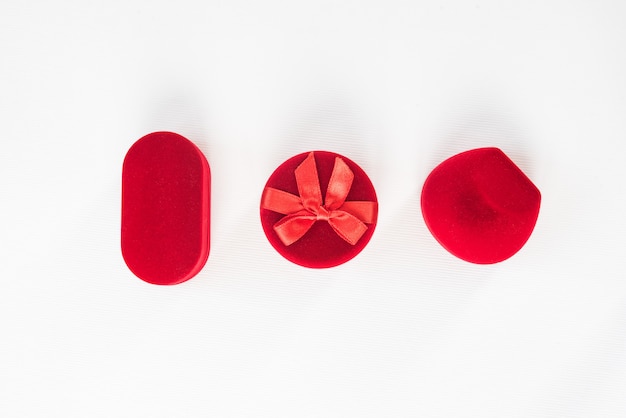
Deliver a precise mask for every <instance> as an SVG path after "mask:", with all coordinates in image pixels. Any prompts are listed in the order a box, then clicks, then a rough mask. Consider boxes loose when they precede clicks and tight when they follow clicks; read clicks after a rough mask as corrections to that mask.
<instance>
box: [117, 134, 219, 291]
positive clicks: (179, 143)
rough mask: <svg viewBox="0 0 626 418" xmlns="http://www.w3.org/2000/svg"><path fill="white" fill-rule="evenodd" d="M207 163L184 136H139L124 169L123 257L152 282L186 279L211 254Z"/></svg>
mask: <svg viewBox="0 0 626 418" xmlns="http://www.w3.org/2000/svg"><path fill="white" fill-rule="evenodd" d="M209 203H210V171H209V165H208V163H207V161H206V159H205V157H204V155H203V154H202V152H201V151H200V149H198V148H197V147H196V146H195V145H194V144H193V143H192V142H190V141H189V140H187V139H186V138H184V137H182V136H180V135H178V134H175V133H171V132H155V133H151V134H148V135H146V136H144V137H143V138H141V139H139V140H138V141H137V142H136V143H135V144H134V145H133V146H132V147H131V148H130V149H129V150H128V153H127V154H126V158H125V159H124V165H123V170H122V233H121V238H122V239H121V241H122V255H123V257H124V260H125V262H126V264H127V265H128V268H129V269H130V270H131V271H132V272H133V273H134V274H135V275H136V276H137V277H139V278H140V279H142V280H144V281H146V282H148V283H153V284H159V285H173V284H178V283H181V282H184V281H186V280H188V279H190V278H191V277H193V276H194V275H196V274H197V273H198V272H199V271H200V269H202V267H203V266H204V264H205V263H206V260H207V257H208V255H209V209H210V207H209Z"/></svg>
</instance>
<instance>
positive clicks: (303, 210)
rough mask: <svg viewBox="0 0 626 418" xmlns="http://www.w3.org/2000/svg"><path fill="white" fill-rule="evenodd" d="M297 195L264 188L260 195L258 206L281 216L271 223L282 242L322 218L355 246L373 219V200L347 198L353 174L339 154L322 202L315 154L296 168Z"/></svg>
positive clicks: (293, 238) (375, 209)
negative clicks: (351, 199) (281, 216)
mask: <svg viewBox="0 0 626 418" xmlns="http://www.w3.org/2000/svg"><path fill="white" fill-rule="evenodd" d="M294 174H295V177H296V183H297V185H298V193H299V195H298V196H296V195H293V194H291V193H288V192H285V191H283V190H278V189H274V188H273V187H266V188H265V190H263V197H262V198H261V207H262V208H263V209H267V210H271V211H273V212H278V213H281V214H283V215H286V216H284V217H283V218H281V219H280V220H279V221H278V222H276V223H275V224H274V227H273V228H274V231H275V232H276V234H277V235H278V238H280V240H281V241H282V243H283V244H285V245H291V244H293V243H294V242H296V241H298V240H299V239H300V238H302V237H303V236H304V235H305V234H306V233H307V232H308V230H309V229H311V227H312V226H313V224H314V223H315V222H317V221H325V222H328V224H329V225H330V226H331V228H332V229H333V230H334V231H335V232H336V233H337V235H339V236H340V237H341V238H342V239H343V240H345V241H346V242H348V243H349V244H351V245H355V244H356V243H357V242H358V241H359V239H360V238H361V237H362V236H363V234H364V233H365V231H366V230H367V225H365V224H372V223H374V222H376V217H377V215H378V205H377V203H376V202H368V201H349V202H346V197H347V196H348V193H349V192H350V189H351V188H352V181H353V180H354V173H353V172H352V170H350V167H348V165H347V164H346V163H345V162H344V161H343V160H342V159H341V158H339V157H335V165H334V166H333V171H332V174H331V176H330V180H329V181H328V187H327V189H326V196H325V198H324V200H323V201H322V192H321V189H320V183H319V177H318V174H317V167H316V165H315V156H314V155H313V152H311V153H309V155H308V156H307V157H306V158H305V160H304V161H303V162H302V163H301V164H300V165H299V166H298V167H297V168H296V169H295V172H294Z"/></svg>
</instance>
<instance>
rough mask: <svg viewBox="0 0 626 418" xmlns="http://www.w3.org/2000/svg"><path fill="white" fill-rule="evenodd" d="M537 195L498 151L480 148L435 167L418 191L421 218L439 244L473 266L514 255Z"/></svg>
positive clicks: (532, 218) (533, 215) (531, 223)
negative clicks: (473, 264) (419, 191)
mask: <svg viewBox="0 0 626 418" xmlns="http://www.w3.org/2000/svg"><path fill="white" fill-rule="evenodd" d="M540 202H541V194H540V193H539V190H538V189H537V187H535V185H534V184H533V183H532V181H530V179H529V178H528V177H526V175H525V174H524V173H523V172H522V171H521V170H520V169H519V167H517V166H516V165H515V163H514V162H513V161H511V160H510V159H509V157H507V156H506V155H505V154H504V152H502V151H501V150H500V149H498V148H479V149H474V150H471V151H466V152H463V153H460V154H457V155H455V156H453V157H451V158H449V159H447V160H445V161H444V162H442V163H441V164H439V165H438V166H437V167H436V168H435V169H434V170H433V171H432V172H431V173H430V175H429V176H428V178H427V179H426V181H425V183H424V187H423V189H422V198H421V205H422V214H423V216H424V220H425V221H426V225H427V226H428V229H429V230H430V232H431V233H432V234H433V236H434V237H435V238H436V239H437V241H439V243H440V244H441V245H442V246H443V247H444V248H445V249H447V250H448V251H449V252H450V253H452V254H454V255H455V256H457V257H459V258H461V259H463V260H466V261H469V262H471V263H477V264H492V263H497V262H500V261H503V260H506V259H507V258H509V257H511V256H512V255H514V254H515V253H516V252H518V251H519V250H520V249H521V248H522V247H523V246H524V244H525V243H526V241H527V240H528V238H529V237H530V235H531V233H532V231H533V229H534V227H535V223H536V222H537V217H538V215H539V206H540Z"/></svg>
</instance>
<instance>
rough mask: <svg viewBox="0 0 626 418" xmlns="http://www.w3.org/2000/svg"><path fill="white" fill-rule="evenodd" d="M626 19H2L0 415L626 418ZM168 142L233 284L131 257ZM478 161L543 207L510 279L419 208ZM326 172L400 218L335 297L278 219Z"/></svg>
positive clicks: (189, 12) (11, 11)
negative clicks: (445, 243)
mask: <svg viewBox="0 0 626 418" xmlns="http://www.w3.org/2000/svg"><path fill="white" fill-rule="evenodd" d="M90 3H92V4H90ZM624 21H626V3H624V2H620V1H564V0H563V1H536V2H533V1H530V2H513V1H481V0H478V1H470V2H460V1H441V2H423V1H422V2H420V1H406V2H400V1H393V0H391V1H390V0H386V1H374V0H372V1H367V2H358V1H326V0H322V1H317V2H297V1H284V2H279V1H271V2H270V1H263V2H254V1H242V0H240V1H236V0H235V1H206V2H203V1H191V2H190V1H180V2H165V1H140V0H135V1H125V2H122V1H118V2H114V1H110V2H73V1H56V2H43V1H39V2H36V1H31V2H18V1H7V0H4V1H3V2H2V4H1V5H0V129H1V132H2V135H1V141H2V150H3V151H2V152H0V214H1V216H0V250H1V251H0V260H1V262H0V415H1V416H3V417H49V416H61V417H98V416H102V417H183V416H191V417H289V418H293V417H445V418H450V417H454V418H466V417H480V418H490V417H494V418H496V417H497V418H502V417H507V418H513V417H520V418H527V417H533V418H534V417H541V418H543V417H554V418H556V417H558V418H564V417H590V418H596V417H603V418H623V417H625V416H626V397H625V396H624V394H626V262H625V261H624V251H625V250H626V237H625V235H626V217H625V213H626V197H625V194H624V192H625V188H624V179H625V178H626V176H625V174H626V168H625V165H624V151H625V150H626V145H625V144H626V81H625V80H626V78H625V76H624V75H625V74H626V53H625V51H626V25H624ZM155 130H171V131H175V132H178V133H180V134H182V135H185V136H187V137H188V138H189V139H191V140H193V141H194V142H195V143H197V144H198V145H199V146H200V147H201V148H202V150H203V151H204V152H205V153H206V155H207V157H208V159H209V162H210V164H211V168H212V175H213V194H212V199H213V206H212V209H213V212H212V249H211V255H210V257H209V261H208V263H207V265H206V267H205V268H204V269H203V270H202V272H201V273H200V274H199V275H198V276H197V277H196V278H194V279H192V280H191V281H189V282H187V283H185V284H183V285H179V286H176V287H168V288H163V287H155V286H151V285H147V284H145V283H143V282H141V281H140V280H138V279H136V278H135V277H134V276H133V275H132V274H131V273H130V272H129V271H128V270H127V269H126V267H125V265H124V263H123V261H122V258H121V254H120V250H119V217H120V213H119V206H120V202H119V196H120V178H121V163H122V159H123V157H124V154H125V152H126V150H127V149H128V147H129V146H130V145H131V144H132V143H133V142H134V141H135V140H136V139H138V138H139V137H141V136H142V135H144V134H146V133H149V132H152V131H155ZM477 146H498V147H500V148H502V149H503V150H504V151H505V152H507V153H508V154H509V156H510V157H511V158H512V159H513V160H514V161H516V162H517V163H518V165H520V167H522V169H524V170H525V171H526V172H527V174H528V175H529V177H530V178H531V179H532V180H533V181H534V182H535V184H536V185H537V186H538V187H539V188H540V190H541V191H542V196H543V201H542V209H541V214H540V218H539V221H538V223H537V227H536V229H535V232H534V234H533V236H532V237H531V239H530V241H529V242H528V244H527V245H526V246H525V247H524V248H523V249H522V251H520V252H519V253H518V254H517V255H516V256H514V257H513V258H511V259H510V260H508V261H505V262H503V263H501V264H498V265H493V266H476V265H471V264H468V263H465V262H462V261H460V260H457V259H455V258H454V257H452V256H451V255H449V254H448V253H446V252H445V251H444V250H443V249H442V248H441V247H440V246H439V245H438V244H437V243H436V242H435V240H434V239H433V238H432V237H431V236H430V235H429V233H428V231H427V230H426V227H425V225H424V223H423V221H422V217H421V214H420V210H419V193H420V190H421V186H422V182H423V181H424V179H425V177H426V176H427V174H428V173H429V171H430V170H431V169H432V168H433V167H434V166H435V165H436V164H437V163H438V162H440V161H441V160H443V159H445V158H446V157H448V156H451V155H453V154H454V153H457V152H460V151H463V150H466V149H470V148H473V147H477ZM311 149H327V150H329V151H334V152H338V153H341V154H344V155H346V156H347V157H349V158H350V159H352V160H354V161H355V162H357V163H359V164H360V165H361V167H363V168H364V169H365V170H366V172H367V173H368V174H369V175H370V178H371V180H372V182H373V183H374V185H375V187H376V190H377V193H378V197H379V203H380V220H379V223H378V226H377V230H376V233H375V234H374V237H373V238H372V241H371V242H370V244H369V245H368V246H367V247H366V248H365V250H364V251H363V252H362V253H361V254H360V255H359V256H358V257H357V258H355V259H354V260H352V261H351V262H349V263H347V264H345V265H342V266H340V267H337V268H334V269H330V270H325V271H316V270H307V269H304V268H301V267H298V266H295V265H292V264H290V263H289V262H287V261H285V260H284V259H282V258H281V257H280V256H279V255H278V254H277V253H275V252H274V251H273V249H272V248H271V246H270V245H269V243H268V242H267V241H266V239H265V237H264V235H263V232H262V230H261V227H260V223H259V220H258V202H259V197H260V193H261V190H262V188H263V185H264V184H265V181H266V180H267V178H268V176H269V175H270V174H271V172H272V171H273V170H274V169H275V168H276V167H277V166H278V165H279V164H280V163H281V162H283V161H284V160H285V159H287V158H288V157H290V156H292V155H295V154H297V153H300V152H304V151H307V150H311Z"/></svg>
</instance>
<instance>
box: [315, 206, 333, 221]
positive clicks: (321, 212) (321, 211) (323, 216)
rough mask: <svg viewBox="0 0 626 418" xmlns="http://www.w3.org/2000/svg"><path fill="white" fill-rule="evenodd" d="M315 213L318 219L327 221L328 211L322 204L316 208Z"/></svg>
mask: <svg viewBox="0 0 626 418" xmlns="http://www.w3.org/2000/svg"><path fill="white" fill-rule="evenodd" d="M315 215H317V220H318V221H327V220H328V218H329V217H330V212H329V211H328V210H326V208H325V207H324V206H320V207H319V208H317V211H316V213H315Z"/></svg>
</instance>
